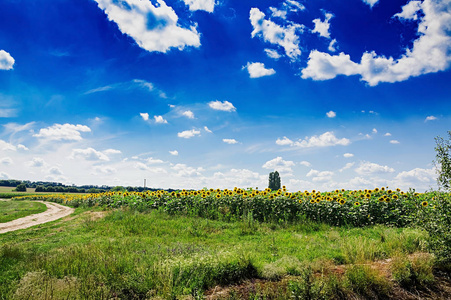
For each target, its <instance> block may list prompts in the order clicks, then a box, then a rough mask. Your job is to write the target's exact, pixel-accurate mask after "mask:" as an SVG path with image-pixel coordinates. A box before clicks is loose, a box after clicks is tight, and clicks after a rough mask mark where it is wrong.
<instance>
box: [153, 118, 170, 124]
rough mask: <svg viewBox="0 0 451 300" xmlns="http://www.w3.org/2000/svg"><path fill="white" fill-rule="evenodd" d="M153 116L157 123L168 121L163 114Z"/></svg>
mask: <svg viewBox="0 0 451 300" xmlns="http://www.w3.org/2000/svg"><path fill="white" fill-rule="evenodd" d="M153 118H154V119H155V123H157V124H167V123H168V121H166V120H165V119H164V118H163V116H153Z"/></svg>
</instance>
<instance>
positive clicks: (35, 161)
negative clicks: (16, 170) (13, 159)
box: [27, 157, 47, 168]
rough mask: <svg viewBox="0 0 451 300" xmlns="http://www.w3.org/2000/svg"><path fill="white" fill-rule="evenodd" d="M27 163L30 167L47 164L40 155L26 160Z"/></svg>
mask: <svg viewBox="0 0 451 300" xmlns="http://www.w3.org/2000/svg"><path fill="white" fill-rule="evenodd" d="M27 165H28V166H30V167H36V168H39V167H42V166H44V165H47V163H46V162H45V161H44V160H43V159H42V158H40V157H33V159H32V160H31V161H28V162H27Z"/></svg>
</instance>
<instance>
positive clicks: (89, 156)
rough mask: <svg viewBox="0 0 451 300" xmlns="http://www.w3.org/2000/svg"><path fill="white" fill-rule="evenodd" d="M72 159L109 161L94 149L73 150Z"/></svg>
mask: <svg viewBox="0 0 451 300" xmlns="http://www.w3.org/2000/svg"><path fill="white" fill-rule="evenodd" d="M70 158H71V159H85V160H92V161H109V160H110V159H109V157H108V156H106V155H105V154H104V153H102V152H100V151H97V150H95V149H94V148H91V147H89V148H86V149H73V150H72V153H71V155H70Z"/></svg>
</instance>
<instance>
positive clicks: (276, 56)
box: [265, 49, 282, 60]
mask: <svg viewBox="0 0 451 300" xmlns="http://www.w3.org/2000/svg"><path fill="white" fill-rule="evenodd" d="M265 53H266V55H268V57H270V58H272V59H275V60H278V59H279V58H281V57H282V55H280V54H279V52H277V50H274V49H265Z"/></svg>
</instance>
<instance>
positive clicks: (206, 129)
mask: <svg viewBox="0 0 451 300" xmlns="http://www.w3.org/2000/svg"><path fill="white" fill-rule="evenodd" d="M204 130H205V131H206V132H208V133H213V131H211V130H210V129H208V127H207V126H204Z"/></svg>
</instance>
